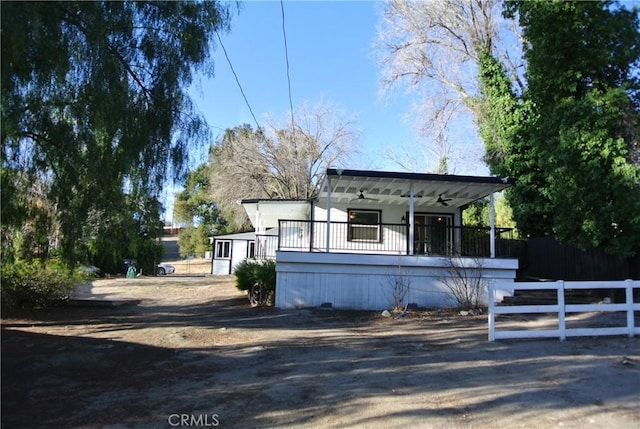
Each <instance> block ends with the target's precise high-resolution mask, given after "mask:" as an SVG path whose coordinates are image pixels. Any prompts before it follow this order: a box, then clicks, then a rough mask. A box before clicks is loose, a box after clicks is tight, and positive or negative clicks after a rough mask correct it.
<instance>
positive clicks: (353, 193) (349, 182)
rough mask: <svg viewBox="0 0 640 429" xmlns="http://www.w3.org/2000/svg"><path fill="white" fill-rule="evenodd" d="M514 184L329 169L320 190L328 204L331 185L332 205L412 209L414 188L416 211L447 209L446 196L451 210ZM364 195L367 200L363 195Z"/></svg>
mask: <svg viewBox="0 0 640 429" xmlns="http://www.w3.org/2000/svg"><path fill="white" fill-rule="evenodd" d="M513 183H514V180H513V179H510V178H499V177H481V176H457V175H450V174H446V175H443V174H418V173H398V172H381V171H363V170H341V169H328V170H327V176H326V177H325V180H324V182H323V184H322V187H321V189H320V194H319V196H318V197H319V199H323V200H325V201H326V199H327V197H328V187H329V185H331V201H332V203H345V204H346V203H350V202H356V201H357V202H358V203H360V204H367V203H369V204H376V205H400V206H408V205H409V194H410V190H411V187H413V195H414V205H415V206H416V207H421V208H428V207H437V208H442V207H444V206H443V205H442V204H441V203H439V202H438V197H439V196H442V198H443V199H445V200H448V201H446V203H447V207H449V208H456V207H461V206H464V205H466V204H469V203H471V202H473V201H476V200H478V199H480V198H483V197H486V196H487V195H489V194H492V193H494V192H499V191H502V190H503V189H505V188H508V187H509V186H511V185H512V184H513ZM361 191H362V194H363V196H364V197H365V198H364V199H360V198H359V195H360V192H361Z"/></svg>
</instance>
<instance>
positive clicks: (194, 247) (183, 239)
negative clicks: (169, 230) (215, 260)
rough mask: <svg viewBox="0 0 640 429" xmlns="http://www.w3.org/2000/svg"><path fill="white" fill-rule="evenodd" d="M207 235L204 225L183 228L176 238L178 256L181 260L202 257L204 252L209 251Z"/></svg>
mask: <svg viewBox="0 0 640 429" xmlns="http://www.w3.org/2000/svg"><path fill="white" fill-rule="evenodd" d="M209 234H210V233H209V228H208V227H207V225H205V224H200V225H198V226H193V225H191V226H187V227H186V228H184V229H183V230H182V231H181V232H180V235H179V236H178V246H179V247H180V256H181V257H183V258H187V257H196V258H201V257H202V256H204V252H206V251H208V250H211V244H210V243H209Z"/></svg>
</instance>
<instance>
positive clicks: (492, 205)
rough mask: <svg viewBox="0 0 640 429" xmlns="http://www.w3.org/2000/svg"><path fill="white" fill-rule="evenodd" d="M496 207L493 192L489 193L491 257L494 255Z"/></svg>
mask: <svg viewBox="0 0 640 429" xmlns="http://www.w3.org/2000/svg"><path fill="white" fill-rule="evenodd" d="M495 218H496V207H495V202H494V199H493V192H492V193H491V194H489V226H490V230H489V246H490V249H491V250H490V252H491V257H492V258H495V257H496V220H495Z"/></svg>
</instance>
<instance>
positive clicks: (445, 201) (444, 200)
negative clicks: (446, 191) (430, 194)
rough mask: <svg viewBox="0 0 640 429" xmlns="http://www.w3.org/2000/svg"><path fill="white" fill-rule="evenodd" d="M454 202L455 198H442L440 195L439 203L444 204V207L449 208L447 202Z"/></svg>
mask: <svg viewBox="0 0 640 429" xmlns="http://www.w3.org/2000/svg"><path fill="white" fill-rule="evenodd" d="M451 200H453V198H442V194H440V195H438V201H436V202H438V203H440V204H442V205H443V206H448V205H449V204H447V201H451Z"/></svg>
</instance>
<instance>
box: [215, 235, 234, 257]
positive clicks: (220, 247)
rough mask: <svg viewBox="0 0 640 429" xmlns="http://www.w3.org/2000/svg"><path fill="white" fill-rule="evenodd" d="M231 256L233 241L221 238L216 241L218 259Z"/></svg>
mask: <svg viewBox="0 0 640 429" xmlns="http://www.w3.org/2000/svg"><path fill="white" fill-rule="evenodd" d="M229 258H231V241H229V240H220V241H216V259H229Z"/></svg>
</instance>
